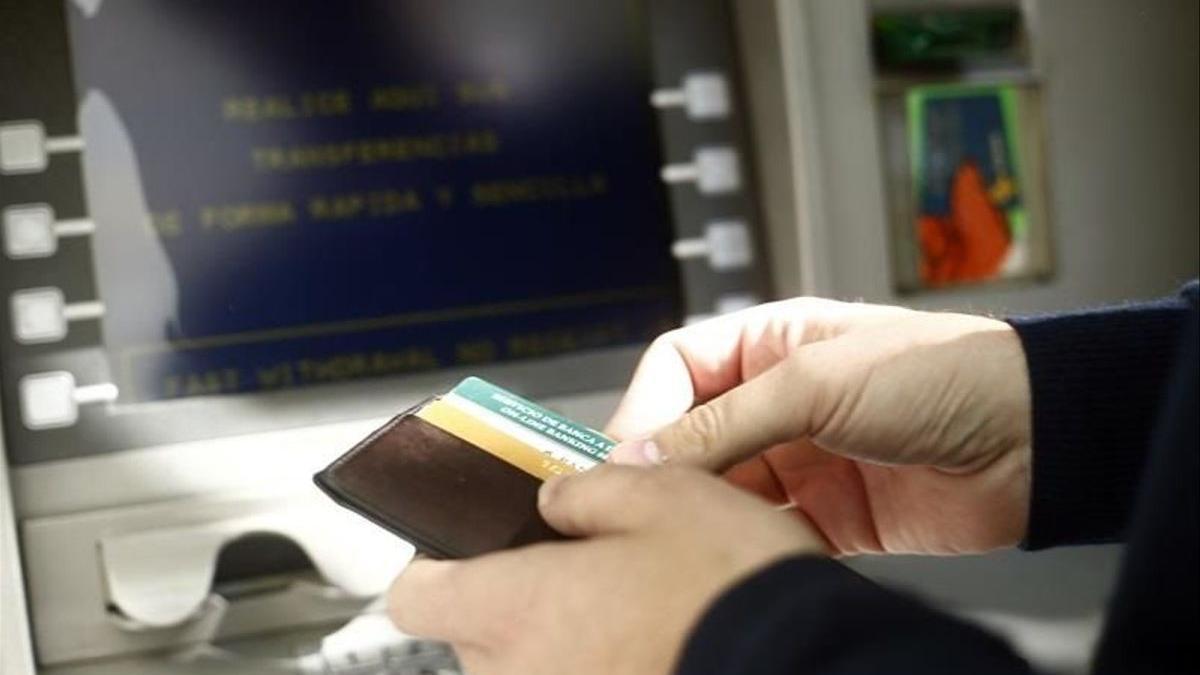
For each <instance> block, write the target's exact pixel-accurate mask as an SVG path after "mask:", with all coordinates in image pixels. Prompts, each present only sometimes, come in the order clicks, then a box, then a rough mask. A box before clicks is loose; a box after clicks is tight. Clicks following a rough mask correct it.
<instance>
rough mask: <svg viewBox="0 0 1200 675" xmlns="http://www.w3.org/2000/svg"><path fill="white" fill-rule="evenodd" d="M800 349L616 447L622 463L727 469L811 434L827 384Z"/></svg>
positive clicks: (617, 458)
mask: <svg viewBox="0 0 1200 675" xmlns="http://www.w3.org/2000/svg"><path fill="white" fill-rule="evenodd" d="M806 351H808V350H806V349H801V350H799V351H798V352H797V353H795V354H793V355H792V356H791V357H789V358H788V359H785V360H783V361H781V362H780V363H778V364H776V365H775V366H774V367H772V368H771V369H769V370H767V371H766V372H764V373H762V374H761V375H759V376H758V377H755V378H752V379H750V380H747V381H746V382H743V383H742V384H741V385H739V386H737V387H735V388H733V389H730V390H729V391H727V392H725V393H724V394H722V395H720V396H718V397H717V398H714V399H712V400H711V401H708V402H706V403H702V404H700V405H698V406H696V407H694V408H692V409H691V410H690V411H688V412H687V413H686V414H685V415H684V416H683V417H680V418H679V419H678V420H676V421H675V422H673V423H671V424H669V425H667V426H665V427H663V428H662V429H659V430H658V432H657V433H655V434H654V435H653V436H652V437H649V438H643V439H637V440H633V441H627V442H625V443H621V444H620V445H618V446H617V447H616V448H614V449H613V452H612V455H611V461H613V462H614V463H617V464H664V463H671V464H684V465H690V466H698V467H703V468H706V469H709V470H713V471H721V470H724V469H727V468H729V467H731V466H733V465H734V464H737V463H738V462H740V461H742V460H744V459H747V458H749V457H752V456H754V455H756V454H758V453H759V452H760V451H762V450H764V449H766V448H768V447H770V446H772V445H775V444H777V443H783V442H785V441H790V440H794V439H796V438H800V437H804V436H809V435H811V434H812V433H813V431H814V420H816V419H820V418H821V415H820V411H819V410H817V406H818V404H819V403H821V402H822V401H826V400H828V397H827V396H823V395H822V394H821V391H820V390H821V389H823V388H825V387H826V385H824V384H823V383H822V380H823V379H826V378H822V377H820V376H819V374H818V373H814V372H813V369H812V368H811V367H810V365H809V364H810V363H811V362H812V359H811V358H810V356H811V355H809V354H806V353H805V352H806Z"/></svg>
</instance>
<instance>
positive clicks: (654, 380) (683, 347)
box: [605, 314, 742, 440]
mask: <svg viewBox="0 0 1200 675" xmlns="http://www.w3.org/2000/svg"><path fill="white" fill-rule="evenodd" d="M741 328H742V321H741V319H739V318H737V317H736V315H733V314H731V315H726V316H722V317H717V318H714V319H709V320H707V321H703V322H701V323H698V324H694V325H691V326H687V327H684V328H678V329H676V330H673V331H671V332H669V333H664V334H663V335H661V336H660V337H659V338H658V339H656V340H655V341H654V342H653V343H652V344H651V345H650V347H649V348H648V349H647V350H646V353H645V354H643V355H642V358H641V360H640V361H639V362H638V366H637V369H636V370H634V373H633V379H632V380H631V381H630V383H629V387H628V388H627V389H626V391H625V395H624V396H623V397H622V398H621V402H620V404H618V405H617V411H616V413H614V414H613V417H612V419H611V420H609V423H608V425H607V426H606V427H605V431H606V432H607V433H608V434H609V435H610V436H612V437H613V438H616V439H617V440H628V439H632V438H639V437H642V436H647V435H649V434H651V433H652V432H654V431H655V430H657V429H658V428H660V427H662V426H664V425H666V424H669V423H670V422H672V421H674V420H676V419H678V418H679V416H680V415H683V414H684V413H685V412H687V411H688V410H690V409H691V408H692V406H693V405H695V404H696V402H697V401H703V400H705V399H708V398H711V397H713V396H716V395H717V394H719V393H721V392H722V391H725V390H726V389H729V388H730V387H734V386H736V385H737V384H738V382H739V381H740V379H741V368H740V365H739V363H738V360H739V357H738V353H739V351H740V343H741Z"/></svg>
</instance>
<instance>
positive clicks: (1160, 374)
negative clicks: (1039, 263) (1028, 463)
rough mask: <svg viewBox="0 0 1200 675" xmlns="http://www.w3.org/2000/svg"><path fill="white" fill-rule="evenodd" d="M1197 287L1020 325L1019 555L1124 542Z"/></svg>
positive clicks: (1017, 325)
mask: <svg viewBox="0 0 1200 675" xmlns="http://www.w3.org/2000/svg"><path fill="white" fill-rule="evenodd" d="M1196 295H1197V287H1196V284H1195V282H1193V283H1191V284H1189V285H1188V286H1186V287H1185V288H1184V290H1183V291H1182V292H1181V293H1180V294H1179V295H1177V296H1172V297H1169V298H1165V299H1162V300H1158V301H1154V302H1148V303H1140V304H1131V305H1126V306H1122V307H1114V308H1107V309H1101V310H1093V311H1084V312H1075V313H1068V314H1055V315H1047V316H1035V317H1023V318H1016V319H1011V320H1010V321H1009V322H1010V323H1011V324H1012V326H1013V327H1014V328H1015V329H1016V331H1017V333H1018V335H1020V338H1021V342H1022V346H1023V347H1024V350H1025V356H1026V363H1027V366H1028V371H1029V378H1030V390H1031V393H1032V396H1033V474H1032V475H1033V478H1032V480H1033V484H1032V497H1031V502H1030V514H1029V526H1028V531H1027V534H1026V538H1025V541H1024V542H1023V546H1024V547H1025V548H1030V549H1039V548H1045V547H1048V546H1055V545H1060V544H1078V543H1095V542H1104V541H1114V540H1117V539H1119V538H1120V537H1121V535H1122V531H1123V529H1124V527H1125V523H1126V521H1127V519H1128V516H1129V513H1130V510H1131V508H1132V504H1133V499H1134V494H1135V491H1136V487H1137V484H1138V480H1139V478H1140V476H1141V473H1142V468H1143V466H1144V464H1145V460H1146V454H1147V446H1148V444H1149V441H1150V433H1151V429H1152V427H1153V425H1154V421H1155V417H1156V413H1157V410H1158V407H1159V405H1160V399H1161V397H1162V392H1163V389H1164V386H1165V383H1166V382H1167V379H1168V377H1169V374H1170V370H1171V363H1172V359H1173V358H1174V356H1175V354H1176V351H1177V345H1178V342H1179V340H1180V335H1181V332H1182V330H1183V326H1184V323H1185V320H1186V318H1187V314H1188V311H1189V310H1190V308H1191V307H1194V306H1195V304H1196Z"/></svg>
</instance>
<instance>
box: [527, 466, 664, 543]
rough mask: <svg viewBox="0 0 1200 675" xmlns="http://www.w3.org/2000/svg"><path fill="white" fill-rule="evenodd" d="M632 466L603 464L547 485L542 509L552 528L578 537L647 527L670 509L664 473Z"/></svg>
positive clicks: (541, 497) (542, 492) (540, 497)
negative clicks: (665, 493) (666, 495)
mask: <svg viewBox="0 0 1200 675" xmlns="http://www.w3.org/2000/svg"><path fill="white" fill-rule="evenodd" d="M664 473H667V472H665V471H654V470H650V469H646V468H641V467H633V466H614V465H612V464H602V465H600V466H598V467H595V468H594V469H589V470H588V471H585V472H583V473H579V474H569V475H566V476H557V477H554V478H551V479H549V480H547V481H546V482H545V483H543V484H542V487H541V490H540V491H539V492H538V509H539V510H540V511H541V514H542V517H543V518H545V520H546V522H547V523H549V524H550V526H551V527H553V528H554V529H556V530H558V531H559V532H561V533H563V534H565V535H568V536H574V537H586V536H594V535H603V534H616V533H620V532H629V531H632V530H638V529H642V528H644V527H647V526H649V525H651V524H653V523H654V522H655V521H656V520H658V519H659V518H660V517H661V516H662V514H663V513H666V512H667V511H668V507H669V500H667V498H666V497H665V495H664V492H665V488H666V485H665V484H664V483H665V479H664V477H663V476H662V474H664Z"/></svg>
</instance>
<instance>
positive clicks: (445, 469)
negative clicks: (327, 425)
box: [315, 377, 616, 558]
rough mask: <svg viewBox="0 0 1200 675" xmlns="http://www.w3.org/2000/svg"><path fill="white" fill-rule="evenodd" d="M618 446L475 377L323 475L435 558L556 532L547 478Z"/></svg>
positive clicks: (336, 492) (398, 420)
mask: <svg viewBox="0 0 1200 675" xmlns="http://www.w3.org/2000/svg"><path fill="white" fill-rule="evenodd" d="M615 444H616V443H615V442H614V441H613V440H612V439H610V438H608V437H606V436H605V435H604V434H602V433H601V432H599V431H596V430H595V429H592V428H590V427H588V426H586V425H583V424H579V423H578V422H575V421H573V420H570V419H568V418H566V417H564V416H562V415H560V414H558V413H555V412H553V411H551V410H548V409H546V408H544V407H542V406H540V405H538V404H537V403H534V402H533V401H530V400H528V399H526V398H523V397H521V396H518V395H516V394H513V393H512V392H509V391H507V390H505V389H503V388H501V387H498V386H496V385H494V384H491V383H489V382H486V381H484V380H482V379H479V378H476V377H470V378H467V379H466V380H463V381H462V382H461V383H459V384H458V385H457V386H456V387H454V388H453V389H451V390H450V391H449V392H446V393H445V394H442V395H440V396H437V397H434V398H432V399H429V400H428V401H426V402H424V403H422V404H420V405H417V406H415V407H414V408H412V409H410V410H408V411H405V412H403V413H401V414H400V415H398V416H396V417H395V418H393V419H392V420H390V421H389V422H388V423H387V424H385V425H384V426H383V427H381V428H380V429H378V430H376V431H375V432H374V433H372V434H371V435H370V436H368V437H367V438H366V439H364V440H363V441H362V442H360V443H359V444H358V445H356V446H355V447H354V448H352V449H351V450H350V451H349V452H347V453H346V454H345V455H343V456H342V457H340V458H339V459H337V460H336V461H335V462H334V463H333V464H331V465H330V466H329V467H327V468H326V469H325V470H324V471H322V472H320V473H318V474H317V475H316V476H315V481H316V483H317V485H318V486H320V487H321V489H323V490H324V491H325V492H326V493H328V494H329V495H330V496H331V497H333V498H334V499H335V500H336V501H337V502H338V503H340V504H342V505H343V506H346V507H347V508H350V509H352V510H354V511H356V512H358V513H360V514H362V515H364V516H366V517H368V518H370V519H371V520H374V521H375V522H377V523H378V524H380V525H382V526H384V527H386V528H388V529H390V530H392V531H393V532H396V533H397V534H399V535H400V536H402V537H404V538H405V539H407V540H409V541H410V542H412V543H413V544H414V545H415V546H416V547H417V548H418V549H419V550H421V551H423V552H425V553H426V554H428V555H431V556H434V557H442V558H460V557H469V556H472V555H479V554H481V553H486V552H488V551H492V550H497V549H501V548H508V547H511V546H517V545H521V544H525V543H532V542H535V541H542V540H547V539H554V538H557V537H558V536H559V535H558V534H557V533H556V532H554V530H553V529H551V528H550V527H549V526H548V525H546V524H545V522H544V521H542V519H541V516H540V514H539V513H538V511H537V491H538V487H539V486H540V485H541V483H542V482H543V481H544V480H545V479H547V478H549V477H551V476H556V475H563V474H568V473H575V472H579V471H586V470H588V469H590V468H592V467H594V466H596V465H597V464H599V463H601V462H603V461H604V460H605V458H607V456H608V453H609V452H610V451H611V450H612V448H613V446H614V445H615Z"/></svg>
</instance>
